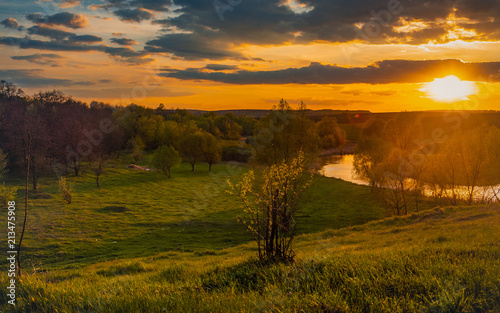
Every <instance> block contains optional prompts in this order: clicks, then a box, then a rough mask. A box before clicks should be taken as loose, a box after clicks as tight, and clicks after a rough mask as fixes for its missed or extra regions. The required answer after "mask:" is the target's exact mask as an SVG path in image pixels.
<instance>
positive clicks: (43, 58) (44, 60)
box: [11, 53, 65, 67]
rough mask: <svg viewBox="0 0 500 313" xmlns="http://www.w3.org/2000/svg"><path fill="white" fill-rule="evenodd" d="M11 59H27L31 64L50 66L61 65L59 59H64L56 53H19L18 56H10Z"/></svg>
mask: <svg viewBox="0 0 500 313" xmlns="http://www.w3.org/2000/svg"><path fill="white" fill-rule="evenodd" d="M11 59H12V60H23V61H28V62H30V63H33V64H38V65H48V66H52V67H57V66H61V63H60V61H61V60H62V59H65V58H64V57H63V56H61V55H58V54H51V53H49V54H40V53H36V54H31V55H20V56H12V57H11Z"/></svg>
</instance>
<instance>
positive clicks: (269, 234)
mask: <svg viewBox="0 0 500 313" xmlns="http://www.w3.org/2000/svg"><path fill="white" fill-rule="evenodd" d="M310 184H311V175H310V174H308V173H307V172H306V167H305V161H304V155H303V153H302V152H300V153H299V154H298V156H297V157H295V158H293V159H291V160H289V161H288V162H285V161H283V162H282V163H279V164H275V165H272V166H269V167H266V168H265V169H264V170H263V172H262V173H261V175H259V177H257V176H256V175H255V172H254V171H253V170H252V171H249V172H248V173H247V174H246V175H245V176H244V177H243V179H242V181H241V182H240V183H238V184H237V185H236V186H233V185H230V188H231V191H230V192H231V193H236V194H237V195H238V196H239V197H240V198H241V200H242V201H243V203H244V205H245V209H244V212H245V215H244V216H243V217H240V218H239V220H240V221H241V222H242V223H243V224H244V225H245V226H246V228H247V230H248V231H249V232H250V233H251V234H252V236H253V237H254V239H255V241H256V242H257V247H258V251H259V252H258V253H259V259H260V260H261V261H263V262H289V261H293V259H294V256H295V253H294V251H293V249H292V243H293V239H294V237H295V233H296V221H295V219H294V214H295V212H296V211H297V209H298V206H299V199H300V197H301V195H302V192H303V191H304V190H306V189H307V188H308V187H309V186H310Z"/></svg>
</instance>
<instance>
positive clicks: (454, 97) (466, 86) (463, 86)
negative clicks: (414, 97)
mask: <svg viewBox="0 0 500 313" xmlns="http://www.w3.org/2000/svg"><path fill="white" fill-rule="evenodd" d="M421 91H423V92H425V93H426V94H427V97H429V98H431V99H432V100H435V101H441V102H454V101H460V100H465V99H467V97H468V96H470V95H473V94H475V93H476V92H477V86H476V84H475V83H473V82H469V81H462V80H460V78H458V77H456V76H454V75H450V76H446V77H443V78H436V79H434V81H432V82H430V83H426V84H425V85H424V88H422V89H421Z"/></svg>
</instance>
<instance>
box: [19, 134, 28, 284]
mask: <svg viewBox="0 0 500 313" xmlns="http://www.w3.org/2000/svg"><path fill="white" fill-rule="evenodd" d="M27 132H28V151H27V155H26V184H25V186H26V191H25V194H24V201H25V202H24V222H23V230H22V231H21V238H20V239H19V246H18V247H17V271H18V275H19V277H21V247H22V244H23V237H24V230H25V229H26V219H27V217H28V185H29V180H30V163H31V134H30V132H29V130H28V131H27Z"/></svg>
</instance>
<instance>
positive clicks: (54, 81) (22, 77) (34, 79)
mask: <svg viewBox="0 0 500 313" xmlns="http://www.w3.org/2000/svg"><path fill="white" fill-rule="evenodd" d="M40 73H42V71H41V70H0V77H2V79H5V80H7V81H10V82H12V83H14V84H16V85H19V86H23V87H47V86H71V85H73V84H74V83H75V82H73V81H72V80H69V79H58V78H47V77H42V76H40Z"/></svg>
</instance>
